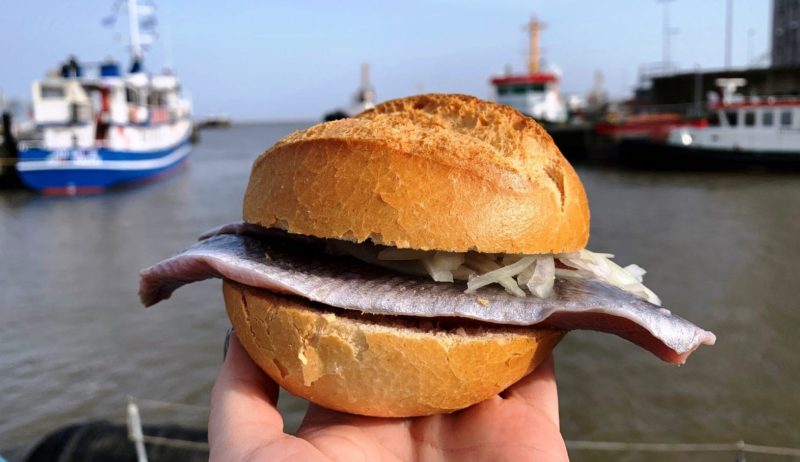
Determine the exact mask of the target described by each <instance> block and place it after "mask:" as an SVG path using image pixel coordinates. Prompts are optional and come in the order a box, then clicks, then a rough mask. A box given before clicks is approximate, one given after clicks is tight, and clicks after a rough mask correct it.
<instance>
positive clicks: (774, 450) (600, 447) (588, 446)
mask: <svg viewBox="0 0 800 462" xmlns="http://www.w3.org/2000/svg"><path fill="white" fill-rule="evenodd" d="M567 448H569V449H573V450H589V451H646V452H746V453H751V454H770V455H775V456H789V457H800V449H798V448H784V447H777V446H762V445H758V444H747V443H745V442H744V441H738V442H736V443H625V442H621V441H567Z"/></svg>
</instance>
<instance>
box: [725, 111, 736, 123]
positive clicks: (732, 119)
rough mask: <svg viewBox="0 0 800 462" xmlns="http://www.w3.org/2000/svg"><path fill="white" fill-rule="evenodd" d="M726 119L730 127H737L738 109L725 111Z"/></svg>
mask: <svg viewBox="0 0 800 462" xmlns="http://www.w3.org/2000/svg"><path fill="white" fill-rule="evenodd" d="M725 120H727V121H728V126H729V127H735V126H736V125H738V124H739V113H738V112H736V111H725Z"/></svg>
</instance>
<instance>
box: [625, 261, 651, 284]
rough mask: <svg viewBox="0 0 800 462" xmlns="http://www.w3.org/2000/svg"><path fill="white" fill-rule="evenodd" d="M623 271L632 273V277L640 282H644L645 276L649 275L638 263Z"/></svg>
mask: <svg viewBox="0 0 800 462" xmlns="http://www.w3.org/2000/svg"><path fill="white" fill-rule="evenodd" d="M623 269H624V270H625V271H627V272H628V273H630V275H631V276H633V277H635V278H636V280H637V281H639V282H642V281H643V280H644V275H645V274H647V271H645V270H644V268H642V267H641V266H639V265H637V264H636V263H631V264H630V265H628V266H626V267H625V268H623Z"/></svg>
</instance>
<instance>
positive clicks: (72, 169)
mask: <svg viewBox="0 0 800 462" xmlns="http://www.w3.org/2000/svg"><path fill="white" fill-rule="evenodd" d="M144 10H145V6H144V5H138V4H137V0H128V15H129V17H130V18H132V19H131V20H130V29H131V51H132V64H131V67H130V69H129V71H128V72H127V73H125V72H123V70H122V69H121V66H120V65H119V64H117V63H115V62H105V63H102V64H99V65H95V66H85V65H81V64H79V63H77V62H76V61H75V60H74V59H71V60H70V61H69V62H68V63H67V64H65V65H64V66H62V68H61V72H60V75H58V76H49V77H46V78H44V79H42V80H38V81H35V82H34V83H33V88H32V103H33V104H32V105H33V119H34V122H35V123H36V127H37V132H38V141H35V142H27V143H22V144H21V145H20V151H19V159H18V161H17V171H18V172H19V176H20V178H21V179H22V181H23V182H24V183H25V184H26V185H27V186H28V187H30V188H32V189H35V190H37V191H40V192H42V193H45V194H80V193H96V192H100V191H103V190H106V189H109V188H113V187H117V186H122V185H127V184H136V183H140V182H146V181H148V180H153V179H156V178H160V177H162V176H165V175H166V174H168V173H170V172H172V171H174V170H176V169H177V168H178V167H180V166H181V165H184V164H185V162H186V160H187V157H188V155H189V152H190V150H191V147H190V137H191V134H192V120H191V104H190V102H189V100H188V99H186V98H184V97H183V96H181V86H180V83H179V81H178V79H177V78H176V77H175V76H174V75H172V74H171V73H163V74H158V75H153V74H150V73H148V72H146V71H145V70H144V67H143V65H142V62H143V51H142V46H141V42H140V40H141V37H140V35H139V30H138V26H139V17H140V15H141V14H142V12H143V11H144Z"/></svg>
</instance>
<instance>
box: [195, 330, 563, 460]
mask: <svg viewBox="0 0 800 462" xmlns="http://www.w3.org/2000/svg"><path fill="white" fill-rule="evenodd" d="M277 401H278V385H277V384H276V383H275V382H273V381H272V380H271V379H270V378H269V377H268V376H267V375H266V374H264V373H263V372H262V371H261V369H259V368H258V366H256V365H255V364H254V363H253V361H252V360H251V359H250V357H249V356H248V355H247V353H246V352H245V351H244V348H243V347H242V346H241V344H240V343H239V340H238V339H237V338H236V336H235V335H231V337H230V347H229V350H228V354H227V357H226V359H225V362H224V364H223V365H222V369H221V371H220V373H219V375H218V376H217V380H216V382H215V383H214V390H213V391H212V394H211V414H210V416H209V423H208V431H209V435H208V437H209V442H210V444H211V457H210V458H211V460H213V461H244V460H247V461H260V460H266V461H279V460H303V461H318V460H332V461H352V460H364V461H383V460H493V461H494V460H514V461H517V460H520V461H521V460H536V461H563V460H568V456H567V450H566V447H565V445H564V439H563V437H562V436H561V433H560V431H559V421H558V395H557V391H556V381H555V370H554V367H553V360H552V357H550V358H548V359H547V360H546V361H545V362H544V363H543V364H542V365H541V366H539V367H538V368H537V369H536V370H535V371H534V372H533V373H531V374H530V375H528V376H527V377H525V378H523V379H522V380H521V381H519V382H517V383H516V384H514V385H512V386H511V387H510V388H508V389H507V390H506V391H504V392H503V393H501V394H500V395H498V396H495V397H493V398H490V399H488V400H486V401H483V402H481V403H479V404H476V405H474V406H471V407H469V408H467V409H463V410H461V411H457V412H454V413H452V414H440V415H434V416H429V417H414V418H404V419H403V418H376V417H363V416H356V415H351V414H344V413H341V412H336V411H331V410H328V409H324V408H321V407H319V406H316V405H314V404H313V403H312V404H311V405H309V408H308V412H307V413H306V416H305V419H304V420H303V423H302V424H301V426H300V428H299V430H298V432H297V434H296V435H289V434H286V433H284V432H283V418H282V417H281V415H280V413H279V412H278V409H277V408H276V407H275V405H276V403H277Z"/></svg>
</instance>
